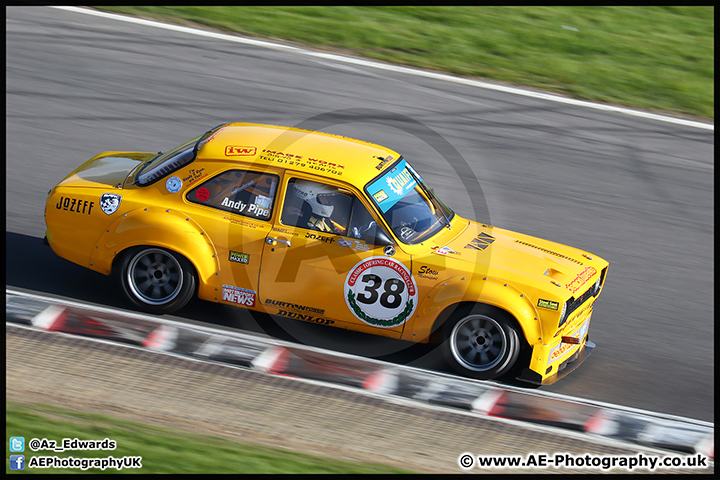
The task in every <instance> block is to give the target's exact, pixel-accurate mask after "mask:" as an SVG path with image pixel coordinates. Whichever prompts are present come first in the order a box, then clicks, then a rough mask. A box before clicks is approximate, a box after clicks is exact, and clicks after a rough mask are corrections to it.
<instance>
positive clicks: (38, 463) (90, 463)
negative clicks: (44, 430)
mask: <svg viewBox="0 0 720 480" xmlns="http://www.w3.org/2000/svg"><path fill="white" fill-rule="evenodd" d="M25 447H26V444H25V438H24V437H10V451H11V452H24V451H25ZM116 447H117V442H116V441H115V440H111V439H109V438H104V439H102V440H80V439H78V438H63V439H62V440H60V441H59V442H58V441H56V440H51V439H47V438H33V439H32V440H30V441H29V442H28V443H27V448H28V449H30V450H31V451H33V452H39V451H51V452H57V453H63V452H69V451H74V450H83V451H86V450H115V448H116ZM9 460H10V462H9V463H10V465H9V466H10V470H25V468H26V467H27V468H79V469H81V470H88V469H91V468H98V469H100V470H105V469H107V468H113V469H116V470H118V471H119V470H122V469H123V468H142V457H140V456H124V457H114V456H108V457H98V458H87V457H72V456H70V457H58V456H55V455H32V456H30V457H29V458H26V456H25V455H19V454H18V455H10V458H9Z"/></svg>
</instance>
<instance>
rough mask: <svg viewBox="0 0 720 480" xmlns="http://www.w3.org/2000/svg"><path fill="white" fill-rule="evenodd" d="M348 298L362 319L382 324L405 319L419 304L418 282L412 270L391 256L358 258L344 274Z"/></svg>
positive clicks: (346, 296)
mask: <svg viewBox="0 0 720 480" xmlns="http://www.w3.org/2000/svg"><path fill="white" fill-rule="evenodd" d="M344 291H345V302H346V303H347V306H348V308H349V309H350V311H351V312H352V313H353V314H354V315H355V316H356V317H357V318H359V319H360V320H362V321H363V322H365V323H367V324H368V325H373V326H375V327H381V328H392V327H397V326H398V325H402V324H403V323H405V322H406V321H407V320H408V319H409V318H410V317H411V316H412V314H413V312H415V307H417V297H418V293H417V285H416V284H415V279H414V278H413V277H412V275H411V274H410V271H409V270H408V269H407V268H406V267H405V265H403V264H402V263H400V262H398V261H397V260H395V259H393V258H389V257H371V258H368V259H365V260H362V261H360V262H358V263H357V264H356V265H355V266H354V267H353V268H352V270H350V273H349V274H348V276H347V278H345V290H344Z"/></svg>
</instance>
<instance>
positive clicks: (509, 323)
mask: <svg viewBox="0 0 720 480" xmlns="http://www.w3.org/2000/svg"><path fill="white" fill-rule="evenodd" d="M442 349H443V354H444V355H445V359H446V360H447V362H448V363H449V364H450V365H451V366H452V367H453V369H454V370H455V371H456V372H458V373H460V374H461V375H463V376H466V377H471V378H477V379H481V380H489V379H493V378H497V377H500V376H502V375H504V374H505V373H507V372H509V371H510V370H511V369H512V367H513V366H514V364H515V362H516V360H517V359H518V356H519V354H520V339H519V336H518V331H517V328H516V327H515V323H514V322H513V320H512V319H511V318H510V316H509V314H507V313H506V312H503V311H502V310H499V309H496V308H491V307H488V306H486V305H473V306H466V307H463V308H461V309H459V310H458V311H457V312H455V314H454V315H453V316H451V317H450V318H449V319H448V321H447V322H446V323H445V325H444V327H443V344H442Z"/></svg>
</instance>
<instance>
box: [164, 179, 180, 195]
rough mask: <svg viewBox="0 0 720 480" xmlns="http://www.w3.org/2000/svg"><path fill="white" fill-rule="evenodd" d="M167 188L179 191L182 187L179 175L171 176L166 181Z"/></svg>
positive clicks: (175, 191)
mask: <svg viewBox="0 0 720 480" xmlns="http://www.w3.org/2000/svg"><path fill="white" fill-rule="evenodd" d="M165 188H167V191H168V192H170V193H177V192H179V191H180V189H181V188H182V180H180V178H178V177H170V178H168V179H167V182H165Z"/></svg>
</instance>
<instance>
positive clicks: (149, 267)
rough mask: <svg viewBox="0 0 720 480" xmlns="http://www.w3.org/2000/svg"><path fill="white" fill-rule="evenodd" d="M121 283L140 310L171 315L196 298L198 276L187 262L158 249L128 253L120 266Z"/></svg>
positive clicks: (183, 258)
mask: <svg viewBox="0 0 720 480" xmlns="http://www.w3.org/2000/svg"><path fill="white" fill-rule="evenodd" d="M120 283H121V285H122V289H123V291H124V292H125V295H126V296H127V298H128V299H129V300H130V302H132V303H133V305H135V306H136V307H137V308H139V309H140V310H142V311H145V312H148V313H154V314H163V313H172V312H175V311H177V310H179V309H181V308H182V307H184V306H185V304H187V303H188V302H189V301H190V299H191V298H192V297H193V295H194V294H195V283H196V282H195V273H194V269H193V267H192V265H191V264H190V262H188V261H187V259H186V258H185V257H183V256H181V255H179V254H177V253H174V252H171V251H170V250H166V249H164V248H158V247H139V248H133V249H130V250H129V251H128V252H126V253H125V254H124V255H123V257H122V260H121V262H120Z"/></svg>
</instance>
